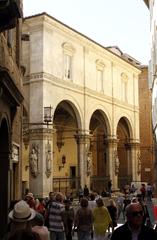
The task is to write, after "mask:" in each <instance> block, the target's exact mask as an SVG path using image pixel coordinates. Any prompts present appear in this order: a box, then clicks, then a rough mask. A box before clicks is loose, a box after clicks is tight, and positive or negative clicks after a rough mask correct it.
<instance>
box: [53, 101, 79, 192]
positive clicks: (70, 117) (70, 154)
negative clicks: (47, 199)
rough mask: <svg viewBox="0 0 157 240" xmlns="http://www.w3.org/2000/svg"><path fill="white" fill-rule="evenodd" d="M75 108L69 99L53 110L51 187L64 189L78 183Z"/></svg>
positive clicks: (77, 117) (77, 119) (77, 125)
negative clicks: (53, 131)
mask: <svg viewBox="0 0 157 240" xmlns="http://www.w3.org/2000/svg"><path fill="white" fill-rule="evenodd" d="M80 122H81V121H80V117H79V114H78V111H77V109H76V108H75V106H74V105H73V104H72V103H71V102H70V101H62V102H60V103H59V104H58V106H57V107H56V110H55V112H54V119H53V123H54V128H55V130H56V131H55V133H54V174H53V189H54V190H55V191H58V190H59V191H60V190H62V191H65V192H66V193H67V191H68V189H72V190H74V189H76V188H77V187H78V185H79V182H78V181H79V177H80V172H79V161H78V151H77V141H76V138H75V136H76V134H77V133H78V131H79V129H80V128H81V126H80V125H81V124H80Z"/></svg>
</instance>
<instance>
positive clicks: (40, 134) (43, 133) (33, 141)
mask: <svg viewBox="0 0 157 240" xmlns="http://www.w3.org/2000/svg"><path fill="white" fill-rule="evenodd" d="M53 132H54V130H53V129H50V128H48V127H47V128H34V129H29V170H30V171H29V176H30V177H29V178H30V191H32V192H33V193H34V195H35V196H37V197H45V196H48V194H49V192H50V191H52V181H53V174H52V173H53Z"/></svg>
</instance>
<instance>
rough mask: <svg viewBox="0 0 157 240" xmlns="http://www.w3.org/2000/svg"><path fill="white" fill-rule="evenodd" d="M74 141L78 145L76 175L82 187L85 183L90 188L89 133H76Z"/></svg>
mask: <svg viewBox="0 0 157 240" xmlns="http://www.w3.org/2000/svg"><path fill="white" fill-rule="evenodd" d="M75 137H76V141H77V145H78V168H79V170H78V172H79V174H78V176H79V177H80V185H81V187H82V188H83V187H84V185H85V184H86V185H87V187H88V188H89V189H90V175H91V165H92V159H91V152H90V138H91V136H90V135H89V134H77V135H76V136H75Z"/></svg>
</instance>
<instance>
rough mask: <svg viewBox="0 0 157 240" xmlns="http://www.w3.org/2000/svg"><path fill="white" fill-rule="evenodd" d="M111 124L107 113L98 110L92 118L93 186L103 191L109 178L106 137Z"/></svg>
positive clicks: (94, 188)
mask: <svg viewBox="0 0 157 240" xmlns="http://www.w3.org/2000/svg"><path fill="white" fill-rule="evenodd" d="M108 126H109V124H108V120H107V118H106V115H105V114H104V113H103V112H102V111H100V110H96V111H95V112H94V113H93V114H92V117H91V120H90V131H91V133H92V138H91V152H92V171H91V188H92V189H93V190H97V191H102V190H103V189H104V187H105V186H106V185H107V180H108V175H109V174H108V147H107V144H106V141H105V139H106V138H107V136H108V135H109V127H108Z"/></svg>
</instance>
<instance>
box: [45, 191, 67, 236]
mask: <svg viewBox="0 0 157 240" xmlns="http://www.w3.org/2000/svg"><path fill="white" fill-rule="evenodd" d="M63 198H64V197H63V195H62V194H61V193H57V194H56V198H55V201H53V202H52V203H51V205H50V208H49V213H48V217H49V231H50V239H51V240H54V239H59V240H64V239H65V238H64V223H63V218H62V213H63V211H64V205H63Z"/></svg>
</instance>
